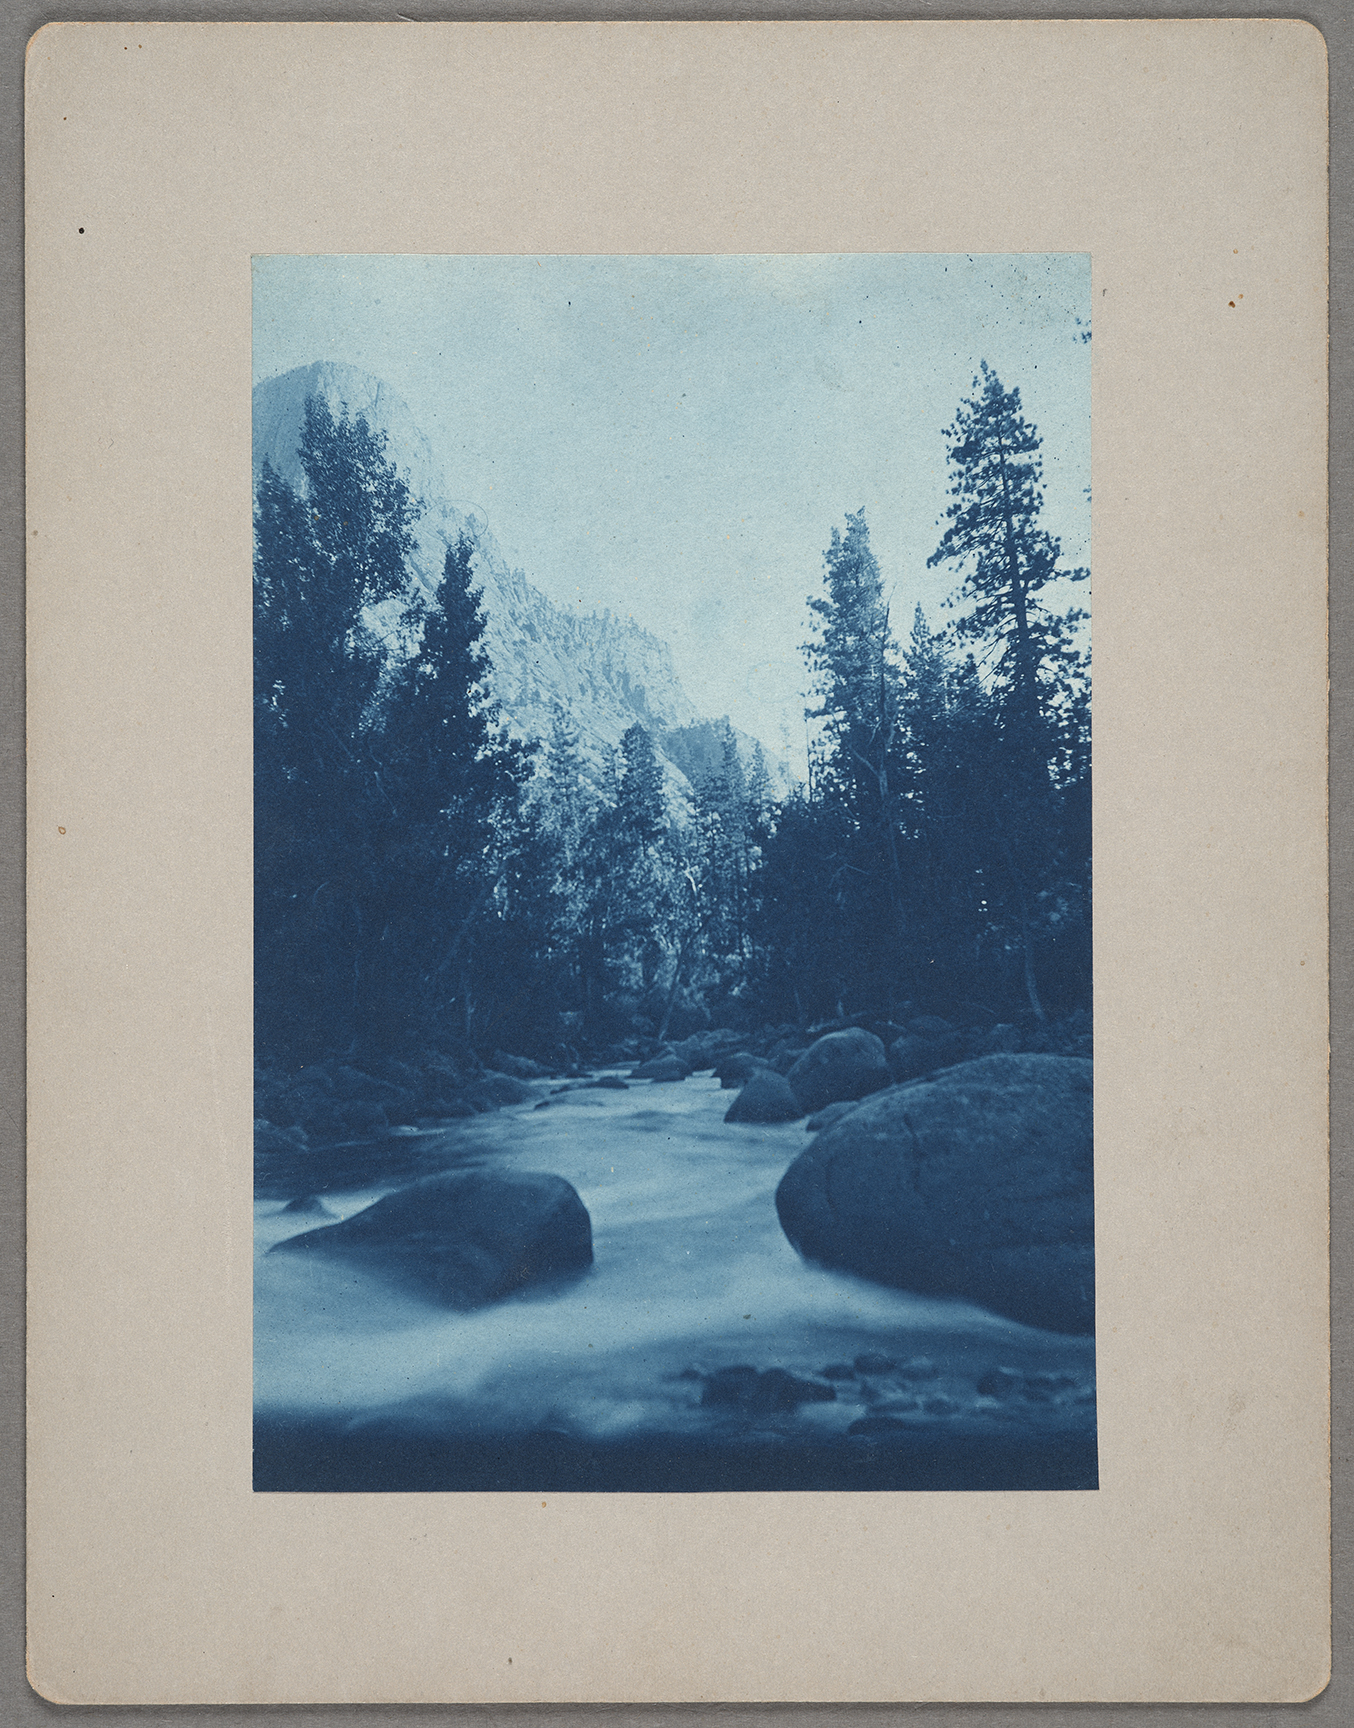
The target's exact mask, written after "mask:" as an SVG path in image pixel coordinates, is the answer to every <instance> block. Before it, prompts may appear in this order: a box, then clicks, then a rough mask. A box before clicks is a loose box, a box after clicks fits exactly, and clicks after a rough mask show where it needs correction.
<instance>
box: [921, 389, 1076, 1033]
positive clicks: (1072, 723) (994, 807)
mask: <svg viewBox="0 0 1354 1728" xmlns="http://www.w3.org/2000/svg"><path fill="white" fill-rule="evenodd" d="M973 382H974V390H975V394H974V395H973V396H972V397H970V398H969V399H968V400H966V401H964V402H963V403H961V404H960V407H959V411H958V413H957V415H956V417H955V421H954V424H953V425H952V426H950V427H948V428H947V429H946V432H945V436H946V437H947V438H949V439H950V440H951V443H950V451H949V456H950V461H951V463H952V464H953V466H954V470H955V475H954V481H953V484H952V486H951V488H950V493H951V496H952V498H953V499H954V500H955V501H954V503H952V504H951V505H950V507H949V509H948V511H947V513H946V514H947V516H948V518H949V526H948V528H946V530H945V532H944V534H943V536H942V538H941V542H940V545H939V546H938V547H937V548H936V550H935V552H934V553H933V554H932V555H931V557H930V559H929V560H928V564H929V565H935V564H938V563H941V562H944V561H946V560H953V561H955V562H956V563H957V564H958V565H959V566H960V569H961V571H962V586H961V588H960V590H959V593H958V595H957V596H956V603H958V604H962V603H966V602H967V603H970V604H971V606H972V610H971V611H969V612H968V613H967V614H966V615H965V616H963V617H962V618H961V619H960V620H959V621H958V623H957V625H956V627H955V628H956V635H957V636H958V638H959V639H960V640H961V641H963V640H966V641H968V642H970V643H972V644H974V645H976V646H978V647H979V648H980V649H981V650H982V651H983V652H984V657H985V658H986V659H987V660H988V661H989V663H990V666H991V679H992V695H993V698H994V704H995V705H994V712H993V719H994V720H995V731H994V732H993V734H992V735H991V738H990V744H989V746H988V748H989V760H988V767H987V772H986V775H985V776H983V780H982V784H981V786H980V787H978V788H975V791H976V795H977V799H978V807H979V808H980V809H981V810H982V811H983V812H984V813H985V817H986V830H987V841H988V844H987V845H986V846H984V847H980V848H979V850H984V851H992V850H994V851H995V854H996V858H997V859H998V860H999V861H1000V862H998V863H994V864H993V865H990V866H989V867H988V870H987V876H986V889H987V894H988V898H987V899H986V901H985V904H986V905H987V906H988V908H989V909H992V910H996V909H997V908H998V907H1000V906H1001V905H1002V903H1003V902H1004V907H1005V920H1004V921H1005V923H1006V926H1007V928H1008V929H1011V927H1012V926H1014V930H1013V932H1012V941H1013V943H1014V945H1015V948H1016V950H1017V952H1018V953H1019V956H1020V963H1021V970H1022V974H1023V979H1024V985H1025V990H1026V994H1027V996H1028V1000H1029V1004H1030V1008H1031V1010H1032V1012H1033V1013H1034V1015H1035V1017H1036V1019H1038V1020H1039V1021H1041V1022H1042V1021H1043V1020H1044V1019H1045V1017H1046V1015H1045V1008H1044V1003H1043V1000H1042V996H1041V992H1040V988H1039V983H1038V977H1037V973H1038V966H1037V964H1036V961H1037V954H1038V951H1039V950H1040V948H1041V947H1042V946H1044V945H1046V939H1047V934H1048V923H1049V918H1050V917H1051V915H1052V912H1053V911H1054V909H1056V907H1057V906H1059V905H1062V904H1065V896H1062V895H1060V894H1059V891H1058V887H1057V884H1058V882H1059V880H1060V879H1062V878H1063V877H1065V870H1064V863H1065V859H1064V856H1063V853H1064V847H1063V844H1062V793H1063V789H1064V788H1065V787H1066V786H1068V785H1069V784H1071V783H1072V782H1073V781H1075V780H1077V779H1078V778H1079V776H1080V773H1081V769H1082V765H1083V755H1082V753H1081V743H1082V742H1083V741H1084V739H1085V736H1086V732H1087V720H1088V708H1087V702H1088V696H1087V685H1086V680H1087V664H1088V662H1087V657H1086V656H1085V654H1084V653H1083V652H1082V651H1081V650H1080V649H1079V647H1078V646H1077V642H1076V627H1077V625H1078V624H1079V623H1081V622H1082V621H1083V620H1084V618H1085V616H1086V614H1085V613H1084V612H1082V611H1079V610H1075V609H1073V610H1069V611H1067V612H1065V613H1061V614H1057V613H1054V612H1051V611H1050V610H1049V609H1048V608H1047V606H1046V605H1045V603H1044V601H1043V600H1042V599H1041V595H1042V592H1043V590H1044V589H1045V588H1047V586H1048V585H1049V584H1050V583H1051V582H1053V581H1054V580H1055V579H1057V578H1058V577H1060V576H1061V577H1063V578H1065V579H1067V580H1071V581H1080V580H1082V579H1084V578H1085V577H1086V575H1087V574H1088V572H1087V571H1085V570H1059V569H1058V560H1059V558H1060V556H1061V546H1060V544H1059V542H1058V541H1057V540H1056V539H1055V538H1054V537H1053V536H1052V535H1051V534H1049V533H1048V532H1047V531H1046V530H1045V529H1044V528H1042V527H1041V526H1040V525H1039V516H1040V512H1041V510H1042V508H1043V503H1044V496H1043V491H1042V457H1041V455H1040V451H1041V446H1042V440H1041V439H1040V437H1039V434H1038V432H1037V430H1036V429H1035V427H1034V426H1033V425H1031V424H1030V423H1029V422H1028V421H1026V420H1025V419H1024V418H1023V417H1022V415H1021V411H1020V392H1019V391H1018V390H1010V391H1007V390H1005V389H1004V388H1003V386H1002V384H1001V381H1000V379H999V378H998V377H997V375H996V373H995V372H993V371H992V370H991V369H990V368H989V367H988V366H987V364H986V363H985V362H984V363H983V365H982V368H981V373H980V376H979V377H978V378H975V379H974V381H973ZM1003 879H1004V883H1005V892H1004V893H1002V892H1000V891H999V889H998V887H997V884H998V882H999V881H1001V880H1003ZM1059 916H1061V913H1059Z"/></svg>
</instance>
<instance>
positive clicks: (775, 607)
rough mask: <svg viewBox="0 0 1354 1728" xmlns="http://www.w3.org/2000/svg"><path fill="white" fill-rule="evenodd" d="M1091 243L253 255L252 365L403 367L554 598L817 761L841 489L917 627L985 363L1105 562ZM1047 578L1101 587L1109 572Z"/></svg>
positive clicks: (783, 745)
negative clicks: (823, 629) (656, 643)
mask: <svg viewBox="0 0 1354 1728" xmlns="http://www.w3.org/2000/svg"><path fill="white" fill-rule="evenodd" d="M1090 318H1091V308H1090V258H1089V256H1088V255H1087V254H1084V253H1060V254H1019V255H1004V256H981V255H979V256H973V257H966V256H962V255H948V256H941V255H932V254H856V255H849V256H842V257H832V256H788V257H760V256H756V257H723V256H720V257H691V258H676V257H539V258H533V257H417V256H372V257H296V256H275V257H267V258H257V259H255V261H254V356H253V358H254V380H255V382H258V381H259V380H260V379H263V378H268V377H272V376H275V375H276V374H278V373H281V372H286V371H290V370H291V369H292V368H293V367H297V366H305V365H309V364H310V363H311V362H312V361H316V360H337V361H343V362H346V363H348V364H350V365H353V366H359V367H362V368H363V369H364V370H366V371H368V372H372V373H374V374H376V376H377V377H379V378H381V379H382V380H383V381H384V382H386V383H387V384H389V385H390V386H391V387H392V388H393V389H394V390H395V391H396V392H397V393H398V394H399V395H400V396H402V397H403V398H404V400H405V401H406V402H407V403H408V405H409V407H410V409H411V410H412V412H413V414H414V417H415V419H416V421H417V422H418V423H419V424H420V426H421V427H422V429H423V431H424V432H425V434H426V435H427V437H428V439H429V442H430V443H431V444H432V446H433V448H434V451H435V453H436V454H437V456H438V457H439V459H440V460H441V461H443V462H444V463H445V466H446V472H447V492H448V495H449V497H450V498H451V499H452V500H453V501H454V502H456V503H457V504H461V505H470V506H473V507H474V508H475V509H476V510H477V511H478V512H480V513H481V514H482V515H483V516H484V517H485V518H486V519H487V521H488V523H489V525H490V527H491V529H492V530H493V532H494V534H495V536H496V538H497V539H498V541H499V544H500V545H501V547H502V548H503V551H504V554H505V555H506V556H507V558H508V560H509V562H510V563H511V564H513V565H515V566H518V567H520V568H522V569H523V570H524V571H525V573H526V575H527V578H528V580H530V581H531V582H533V583H535V585H536V586H537V587H538V588H540V589H541V590H542V591H543V592H544V593H545V594H547V595H548V596H549V597H550V599H552V600H553V601H555V602H556V604H558V605H561V606H566V607H580V608H582V609H583V610H584V611H601V610H603V609H604V608H610V609H611V610H612V611H613V612H617V613H620V614H621V615H622V616H630V617H633V618H634V619H635V620H636V622H637V623H639V624H641V625H643V626H644V628H645V629H647V630H650V631H652V632H653V634H655V635H656V636H659V637H662V638H663V639H664V640H666V641H667V642H669V643H670V644H671V646H672V650H673V655H674V658H675V661H676V666H677V671H678V675H679V676H680V678H681V680H682V683H683V685H684V686H685V688H686V691H687V694H688V695H689V696H690V698H691V700H692V701H693V702H694V703H695V705H696V707H697V709H698V710H700V712H702V713H704V714H707V715H710V716H719V715H722V714H728V715H729V717H730V718H731V719H732V720H733V722H734V723H735V724H736V725H738V726H740V727H742V728H743V730H745V731H747V732H749V733H751V734H752V735H753V736H755V737H759V738H761V739H762V740H763V742H764V743H765V744H767V745H768V746H770V747H771V748H772V749H773V750H774V751H775V752H776V753H777V754H779V755H783V756H785V757H787V758H788V759H789V760H790V761H791V763H792V764H795V765H797V766H799V768H800V771H801V772H802V764H803V759H804V746H805V723H804V719H803V710H804V706H805V700H806V694H807V692H808V691H809V690H810V684H809V677H808V673H807V671H806V669H805V663H804V658H803V655H802V653H801V646H802V644H803V643H804V642H805V641H806V640H807V638H808V636H809V634H810V628H809V614H808V610H807V606H806V600H807V597H808V596H809V595H810V594H811V593H820V592H821V591H822V586H823V553H824V550H825V549H826V547H827V546H828V544H829V541H830V539H831V533H832V529H833V527H834V526H835V527H837V528H838V529H839V530H844V528H845V518H846V512H847V511H852V512H854V511H857V510H860V509H862V508H863V509H864V511H865V517H866V521H867V523H868V525H869V530H870V543H871V546H872V549H873V551H874V553H875V556H876V558H877V559H878V561H879V565H880V569H881V573H882V576H883V580H884V590H885V594H886V595H887V596H889V597H890V601H891V607H892V614H891V615H892V620H893V624H894V629H895V633H896V634H897V635H898V636H899V638H900V639H902V640H905V639H906V637H907V634H908V632H909V630H910V629H911V625H912V617H913V610H914V607H915V606H916V605H917V604H918V603H920V604H921V605H922V606H923V608H924V609H925V611H926V614H927V617H928V620H929V621H930V623H931V624H932V627H933V628H939V627H941V626H942V625H943V624H944V623H945V622H946V621H947V619H948V618H951V617H953V616H954V615H955V614H954V613H953V612H947V611H946V610H945V608H944V601H945V599H946V597H947V596H948V595H950V594H951V593H952V592H953V591H954V589H955V588H956V587H957V585H958V582H959V572H958V570H957V569H956V568H955V567H954V566H953V565H942V566H938V567H937V568H935V569H932V570H928V569H927V567H926V560H927V558H928V557H929V555H930V554H931V553H932V552H933V551H934V550H935V548H936V546H937V545H938V543H939V540H940V536H941V533H942V532H943V527H944V513H945V509H946V507H947V505H948V503H949V498H948V496H947V493H948V487H949V484H950V474H949V473H948V472H947V469H948V463H947V456H946V451H947V444H946V439H945V437H944V435H943V431H944V428H945V427H946V426H948V425H950V424H951V422H952V420H953V417H954V413H955V410H956V409H957V408H958V406H959V404H960V402H961V401H962V400H963V399H964V398H965V397H967V396H969V395H971V394H972V393H973V380H974V377H975V375H976V374H977V372H978V367H979V363H980V362H981V361H984V360H985V361H986V362H987V363H988V365H989V366H991V367H992V368H994V370H995V371H996V372H997V374H998V376H999V377H1000V379H1001V381H1002V383H1003V385H1004V386H1005V387H1006V388H1008V389H1010V388H1013V387H1018V388H1019V390H1020V394H1021V403H1022V408H1023V411H1024V414H1025V417H1026V419H1028V420H1030V421H1032V422H1033V423H1034V424H1035V426H1036V427H1037V428H1038V431H1039V432H1040V434H1041V435H1042V437H1043V441H1044V442H1043V457H1044V478H1045V508H1044V518H1043V526H1044V527H1046V528H1047V529H1048V530H1049V531H1050V532H1051V533H1053V534H1054V535H1056V536H1057V537H1058V538H1059V539H1060V540H1061V541H1062V546H1063V559H1062V566H1063V567H1066V568H1073V567H1076V566H1085V565H1089V563H1090V539H1091V505H1090V484H1091V472H1090V457H1091V447H1090V445H1091V440H1090V431H1091V427H1090V410H1091V345H1090V343H1089V341H1088V340H1086V339H1085V338H1086V337H1087V336H1088V334H1089V330H1090ZM1063 587H1064V589H1065V592H1064V593H1063V594H1058V595H1055V593H1054V591H1052V590H1050V591H1049V595H1048V597H1049V598H1050V599H1051V600H1053V601H1054V603H1055V604H1072V603H1076V604H1079V605H1083V606H1084V605H1087V604H1088V601H1089V585H1086V584H1083V585H1080V586H1078V587H1076V588H1075V589H1073V588H1071V587H1070V585H1063Z"/></svg>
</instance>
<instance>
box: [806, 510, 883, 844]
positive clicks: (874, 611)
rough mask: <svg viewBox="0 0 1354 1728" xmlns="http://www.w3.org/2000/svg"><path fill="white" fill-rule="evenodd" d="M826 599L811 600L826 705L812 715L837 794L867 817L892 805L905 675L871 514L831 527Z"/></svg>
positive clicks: (815, 662)
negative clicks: (891, 771)
mask: <svg viewBox="0 0 1354 1728" xmlns="http://www.w3.org/2000/svg"><path fill="white" fill-rule="evenodd" d="M823 561H824V565H825V576H826V582H827V593H826V595H811V596H810V598H809V602H808V604H809V610H810V611H811V612H812V613H813V614H814V616H815V618H816V619H817V620H818V623H819V634H818V636H817V638H816V639H815V640H814V641H812V642H809V643H806V644H805V648H804V652H805V654H806V656H807V657H808V662H809V666H810V669H811V670H812V671H813V672H814V673H815V674H816V675H817V679H818V691H819V698H820V700H819V704H818V706H817V707H816V708H811V709H810V710H809V718H811V719H816V720H821V721H822V722H823V730H824V734H825V739H826V756H825V764H824V766H825V770H826V773H827V774H828V775H829V776H830V777H831V779H832V780H833V781H834V782H835V786H836V790H837V795H838V796H842V797H844V798H846V800H847V801H848V802H849V803H851V804H852V805H853V806H855V807H856V808H857V809H858V810H860V811H861V812H862V813H864V812H868V813H869V815H868V817H867V819H874V820H877V819H878V812H879V811H880V810H881V809H882V808H883V807H885V806H887V804H888V801H889V793H888V768H889V761H890V753H891V751H892V748H893V744H894V731H895V727H896V724H897V715H898V674H897V667H896V664H895V647H894V642H893V635H892V632H891V630H890V628H889V613H888V607H887V605H886V604H885V601H884V588H883V582H882V580H881V578H880V574H879V565H878V563H877V562H876V560H875V556H874V553H873V552H872V551H871V550H870V531H869V528H868V527H867V525H866V522H865V512H864V511H863V510H860V511H857V512H856V513H855V514H854V515H852V514H851V513H850V512H849V511H848V513H847V517H846V534H845V536H844V537H843V536H842V535H841V534H839V533H838V531H837V529H836V528H834V529H833V530H832V542H831V544H830V545H829V547H828V549H827V551H826V552H825V553H824V554H823Z"/></svg>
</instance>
